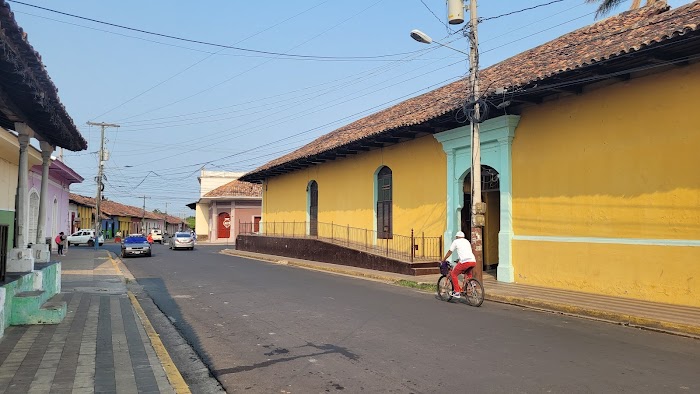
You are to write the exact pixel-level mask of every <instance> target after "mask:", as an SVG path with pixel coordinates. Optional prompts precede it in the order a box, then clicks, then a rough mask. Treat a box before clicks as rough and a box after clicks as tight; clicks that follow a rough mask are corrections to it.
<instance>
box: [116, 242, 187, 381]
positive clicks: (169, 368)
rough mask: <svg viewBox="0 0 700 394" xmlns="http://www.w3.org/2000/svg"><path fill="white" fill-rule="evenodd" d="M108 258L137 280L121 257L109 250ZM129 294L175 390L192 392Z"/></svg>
mask: <svg viewBox="0 0 700 394" xmlns="http://www.w3.org/2000/svg"><path fill="white" fill-rule="evenodd" d="M107 258H108V259H109V261H110V262H111V263H112V265H113V266H114V268H115V269H116V270H117V272H119V274H121V275H122V277H123V278H125V279H126V280H131V281H134V282H135V278H134V275H132V274H131V272H130V271H129V269H128V268H127V267H126V265H124V262H123V261H121V259H117V260H118V261H119V262H117V260H115V259H114V258H112V253H111V252H109V251H108V252H107ZM127 294H128V296H129V300H131V305H132V306H133V307H134V310H136V314H137V315H138V316H139V319H140V320H141V325H142V326H143V329H144V330H145V331H146V335H148V339H149V340H150V342H151V346H152V347H153V350H154V351H155V352H156V356H158V361H160V365H161V366H162V367H163V370H164V371H165V375H166V376H167V377H168V381H169V382H170V385H171V386H172V388H173V390H175V392H176V393H177V394H181V393H182V394H190V393H191V391H190V388H189V386H187V383H186V382H185V379H184V378H183V377H182V374H181V373H180V370H178V369H177V366H176V365H175V363H174V362H173V359H172V358H171V357H170V354H168V351H167V350H166V348H165V345H163V342H162V341H161V340H160V335H158V332H156V330H155V328H153V324H151V321H150V320H149V319H148V316H147V315H146V312H145V311H144V310H143V308H142V307H141V304H140V303H139V301H138V299H136V296H135V295H134V293H132V292H131V291H127Z"/></svg>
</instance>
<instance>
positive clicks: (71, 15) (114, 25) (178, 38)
mask: <svg viewBox="0 0 700 394" xmlns="http://www.w3.org/2000/svg"><path fill="white" fill-rule="evenodd" d="M7 1H8V2H12V3H16V4H21V5H24V6H27V7H33V8H38V9H41V10H44V11H49V12H53V13H56V14H60V15H65V16H69V17H72V18H77V19H82V20H86V21H90V22H94V23H100V24H103V25H107V26H112V27H116V28H119V29H125V30H130V31H135V32H138V33H143V34H149V35H153V36H158V37H164V38H169V39H172V40H178V41H184V42H190V43H193V44H200V45H207V46H212V47H217V48H224V49H232V50H236V51H242V52H250V53H257V54H261V55H270V56H275V57H279V56H282V57H292V58H305V59H380V58H387V57H395V56H402V55H407V54H410V53H414V52H415V51H414V52H400V53H390V54H384V55H373V56H321V55H297V54H292V53H282V52H273V51H263V50H258V49H250V48H242V47H237V46H234V45H225V44H217V43H213V42H208V41H202V40H194V39H190V38H184V37H178V36H173V35H169V34H163V33H157V32H152V31H148V30H143V29H138V28H134V27H129V26H124V25H119V24H116V23H111V22H106V21H102V20H98V19H93V18H88V17H84V16H80V15H75V14H70V13H67V12H63V11H58V10H54V9H51V8H46V7H41V6H38V5H34V4H28V3H25V2H22V1H17V0H7Z"/></svg>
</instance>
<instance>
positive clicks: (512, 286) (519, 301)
mask: <svg viewBox="0 0 700 394" xmlns="http://www.w3.org/2000/svg"><path fill="white" fill-rule="evenodd" d="M222 253H225V254H229V255H232V256H239V257H248V258H253V259H258V260H264V261H269V262H273V263H278V264H286V265H291V266H296V267H300V268H306V269H313V270H320V271H327V272H333V273H336V274H340V275H349V276H355V277H361V278H365V279H370V280H377V281H382V282H387V283H397V284H400V283H404V284H411V283H417V284H426V285H431V286H433V288H435V287H436V286H435V285H436V283H437V280H438V278H440V275H439V274H438V275H425V276H410V275H401V274H395V273H391V272H383V271H375V270H370V269H364V268H357V267H351V266H346V265H339V264H329V263H321V262H317V261H309V260H300V259H292V258H288V257H280V256H273V255H266V254H260V253H252V252H243V251H238V250H233V249H226V250H223V251H222ZM400 281H404V282H400ZM484 290H485V292H486V299H487V300H489V301H494V302H501V303H507V304H512V305H518V306H523V307H528V308H535V309H541V310H545V311H552V312H559V313H565V314H568V315H574V316H580V317H586V318H592V319H598V320H603V321H606V322H611V323H616V324H623V325H627V326H631V327H639V328H645V329H651V330H658V331H662V332H668V333H673V334H678V335H684V336H690V337H694V338H698V339H700V308H694V307H687V306H681V305H670V304H661V303H655V302H649V301H641V300H635V299H630V298H622V297H612V296H606V295H599V294H591V293H583V292H576V291H570V290H560V289H553V288H546V287H538V286H530V285H523V284H517V283H503V282H498V281H496V280H495V278H494V277H493V276H489V275H484Z"/></svg>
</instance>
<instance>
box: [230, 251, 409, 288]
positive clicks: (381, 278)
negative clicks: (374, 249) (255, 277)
mask: <svg viewBox="0 0 700 394" xmlns="http://www.w3.org/2000/svg"><path fill="white" fill-rule="evenodd" d="M219 253H221V254H226V255H229V256H236V257H246V258H249V259H255V260H260V261H267V262H270V263H275V264H280V265H289V266H292V267H299V268H305V269H308V270H313V271H324V272H331V273H334V274H340V275H346V276H354V277H360V278H365V279H370V280H375V281H380V282H388V283H394V282H396V281H397V280H398V279H396V278H392V277H389V276H384V275H381V274H373V273H365V272H357V271H353V270H348V269H343V268H336V267H323V266H317V265H314V264H306V263H303V262H300V261H289V260H285V259H284V258H280V259H275V258H267V257H264V256H257V255H253V254H249V253H245V252H240V251H237V250H232V249H224V250H222V251H220V252H219ZM419 283H422V282H419Z"/></svg>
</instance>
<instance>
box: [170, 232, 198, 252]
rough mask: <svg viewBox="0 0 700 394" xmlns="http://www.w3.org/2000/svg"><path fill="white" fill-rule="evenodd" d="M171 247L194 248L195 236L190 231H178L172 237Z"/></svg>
mask: <svg viewBox="0 0 700 394" xmlns="http://www.w3.org/2000/svg"><path fill="white" fill-rule="evenodd" d="M170 249H173V250H175V249H189V250H194V238H193V237H192V234H190V233H183V232H177V233H175V235H173V236H172V237H171V238H170Z"/></svg>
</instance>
